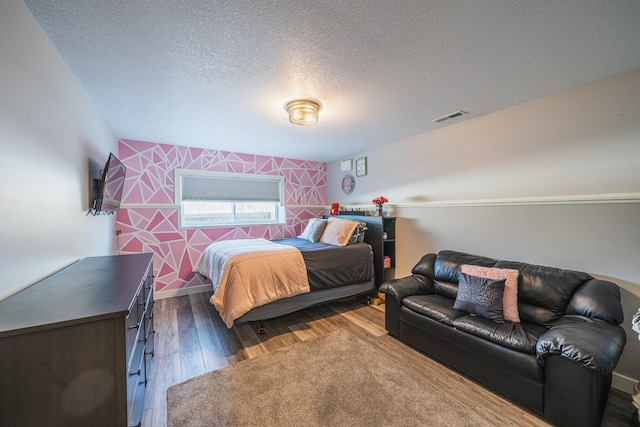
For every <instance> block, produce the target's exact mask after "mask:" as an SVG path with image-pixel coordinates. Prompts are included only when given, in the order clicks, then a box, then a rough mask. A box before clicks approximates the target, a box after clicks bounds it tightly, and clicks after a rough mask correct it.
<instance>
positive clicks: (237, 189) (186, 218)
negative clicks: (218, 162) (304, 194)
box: [176, 170, 285, 228]
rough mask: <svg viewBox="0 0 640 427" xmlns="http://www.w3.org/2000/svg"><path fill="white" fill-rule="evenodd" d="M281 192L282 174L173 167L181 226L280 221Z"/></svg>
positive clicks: (281, 211)
mask: <svg viewBox="0 0 640 427" xmlns="http://www.w3.org/2000/svg"><path fill="white" fill-rule="evenodd" d="M283 193H284V179H283V178H282V177H277V176H268V175H245V174H233V173H221V172H204V171H187V170H176V204H177V205H179V206H180V226H181V227H185V228H193V227H216V226H237V225H257V224H281V223H284V222H285V221H284V220H285V212H284V206H283V204H282V202H283Z"/></svg>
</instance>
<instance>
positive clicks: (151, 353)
mask: <svg viewBox="0 0 640 427" xmlns="http://www.w3.org/2000/svg"><path fill="white" fill-rule="evenodd" d="M144 354H150V355H151V357H153V350H151V351H148V352H145V353H144Z"/></svg>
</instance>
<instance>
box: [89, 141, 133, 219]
mask: <svg viewBox="0 0 640 427" xmlns="http://www.w3.org/2000/svg"><path fill="white" fill-rule="evenodd" d="M126 172H127V168H126V167H125V165H123V164H122V162H121V161H120V160H118V158H117V157H116V156H115V155H114V154H113V153H110V154H109V158H108V159H107V163H106V164H105V166H104V169H103V170H102V174H101V177H100V178H96V179H94V188H95V190H96V192H95V198H94V199H93V203H92V206H91V212H92V213H93V214H94V215H97V214H99V213H107V214H108V213H114V212H115V211H117V210H118V209H120V204H121V203H122V190H123V189H124V177H125V174H126Z"/></svg>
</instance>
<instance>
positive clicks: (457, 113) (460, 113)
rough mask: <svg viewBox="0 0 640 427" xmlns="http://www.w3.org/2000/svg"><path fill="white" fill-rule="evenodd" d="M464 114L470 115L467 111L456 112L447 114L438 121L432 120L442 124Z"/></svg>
mask: <svg viewBox="0 0 640 427" xmlns="http://www.w3.org/2000/svg"><path fill="white" fill-rule="evenodd" d="M464 114H469V113H467V112H466V111H462V110H458V111H454V112H453V113H449V114H446V115H444V116H442V117H438V118H437V119H434V120H432V121H433V122H434V123H442V122H444V121H445V120H449V119H455V118H456V117H460V116H462V115H464Z"/></svg>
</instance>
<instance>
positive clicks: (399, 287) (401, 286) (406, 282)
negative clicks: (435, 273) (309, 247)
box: [379, 274, 434, 307]
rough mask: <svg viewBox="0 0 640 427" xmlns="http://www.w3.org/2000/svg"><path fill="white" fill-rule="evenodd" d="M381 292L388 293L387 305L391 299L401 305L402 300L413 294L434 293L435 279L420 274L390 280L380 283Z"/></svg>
mask: <svg viewBox="0 0 640 427" xmlns="http://www.w3.org/2000/svg"><path fill="white" fill-rule="evenodd" d="M379 291H380V292H384V293H385V294H387V297H386V298H385V305H386V304H388V302H389V301H390V300H391V301H393V303H394V304H395V305H396V306H398V307H400V305H401V304H402V300H403V299H404V298H405V297H408V296H411V295H429V294H432V293H434V287H433V280H431V279H429V278H427V277H424V276H422V275H420V274H413V275H411V276H406V277H402V278H400V279H394V280H389V281H388V282H384V283H383V284H382V285H380V289H379Z"/></svg>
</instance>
